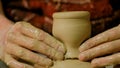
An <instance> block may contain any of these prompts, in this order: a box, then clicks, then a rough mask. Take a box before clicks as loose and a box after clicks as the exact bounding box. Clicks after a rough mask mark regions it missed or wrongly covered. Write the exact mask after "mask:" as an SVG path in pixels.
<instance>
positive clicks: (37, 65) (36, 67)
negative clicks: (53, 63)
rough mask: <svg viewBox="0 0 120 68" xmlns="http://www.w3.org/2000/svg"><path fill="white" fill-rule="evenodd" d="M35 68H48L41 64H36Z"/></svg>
mask: <svg viewBox="0 0 120 68" xmlns="http://www.w3.org/2000/svg"><path fill="white" fill-rule="evenodd" d="M34 68H48V67H47V66H41V65H39V64H34Z"/></svg>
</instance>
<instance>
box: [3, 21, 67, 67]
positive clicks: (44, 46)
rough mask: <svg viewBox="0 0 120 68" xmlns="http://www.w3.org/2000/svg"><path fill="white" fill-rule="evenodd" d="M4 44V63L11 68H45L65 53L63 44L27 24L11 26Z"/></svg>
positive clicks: (60, 58) (18, 23)
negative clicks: (5, 52)
mask: <svg viewBox="0 0 120 68" xmlns="http://www.w3.org/2000/svg"><path fill="white" fill-rule="evenodd" d="M5 44H6V47H5V48H6V49H5V50H6V51H7V53H8V54H6V55H5V62H6V63H7V65H8V66H9V67H11V68H18V67H19V68H34V67H35V68H40V67H43V68H45V67H48V66H50V65H51V64H52V60H62V59H63V55H64V53H65V49H64V46H63V43H61V42H60V41H58V40H57V39H55V38H54V37H52V36H51V35H49V34H48V33H46V32H44V31H43V30H41V29H38V28H36V27H34V26H32V25H31V24H30V23H27V22H17V23H16V24H15V25H13V27H12V28H11V29H10V30H9V31H8V33H7V36H6V41H5Z"/></svg>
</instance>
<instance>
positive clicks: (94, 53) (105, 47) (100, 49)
mask: <svg viewBox="0 0 120 68" xmlns="http://www.w3.org/2000/svg"><path fill="white" fill-rule="evenodd" d="M119 41H120V40H115V41H113V42H108V43H104V44H101V45H99V46H97V47H94V48H91V49H89V50H87V51H84V52H82V53H81V54H82V57H84V58H83V59H81V54H80V56H79V58H80V59H81V60H90V59H93V58H95V57H98V56H102V55H105V54H110V53H114V52H118V51H120V46H119V45H118V44H119ZM113 44H114V45H113Z"/></svg>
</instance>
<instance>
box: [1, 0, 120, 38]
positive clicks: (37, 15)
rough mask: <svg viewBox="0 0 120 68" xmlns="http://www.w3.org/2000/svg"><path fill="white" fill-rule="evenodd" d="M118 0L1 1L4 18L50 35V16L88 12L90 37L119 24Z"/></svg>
mask: <svg viewBox="0 0 120 68" xmlns="http://www.w3.org/2000/svg"><path fill="white" fill-rule="evenodd" d="M119 4H120V0H2V5H3V9H4V13H5V15H6V17H8V18H9V19H11V20H12V21H14V22H16V21H23V20H24V21H28V22H30V23H31V24H33V25H34V26H36V27H38V28H41V29H43V30H45V31H46V32H48V33H50V34H51V29H52V14H53V13H54V12H65V11H89V12H90V13H91V17H90V20H91V24H92V36H94V35H96V34H98V33H100V32H103V31H104V30H107V29H109V28H112V27H114V26H116V25H118V24H119V23H120V5H119Z"/></svg>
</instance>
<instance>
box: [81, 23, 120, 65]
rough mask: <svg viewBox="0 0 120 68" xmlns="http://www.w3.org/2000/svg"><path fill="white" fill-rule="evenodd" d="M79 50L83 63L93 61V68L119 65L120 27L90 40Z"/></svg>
mask: <svg viewBox="0 0 120 68" xmlns="http://www.w3.org/2000/svg"><path fill="white" fill-rule="evenodd" d="M79 50H80V54H79V59H80V60H82V61H87V60H91V59H92V62H91V64H92V65H93V67H101V66H106V65H112V64H119V63H120V25H119V26H117V27H114V28H112V29H110V30H107V31H105V32H103V33H101V34H98V35H97V36H95V37H93V38H90V39H89V40H87V41H86V42H84V43H83V44H82V45H81V46H80V48H79ZM106 55H108V56H106ZM100 56H104V57H100ZM96 57H99V58H96Z"/></svg>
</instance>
